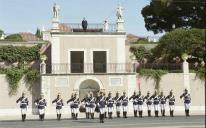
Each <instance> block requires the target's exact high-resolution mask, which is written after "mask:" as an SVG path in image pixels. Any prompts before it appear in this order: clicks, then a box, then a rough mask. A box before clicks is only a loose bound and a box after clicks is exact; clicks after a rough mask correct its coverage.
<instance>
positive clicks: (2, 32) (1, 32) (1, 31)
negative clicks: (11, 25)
mask: <svg viewBox="0 0 206 128" xmlns="http://www.w3.org/2000/svg"><path fill="white" fill-rule="evenodd" d="M3 34H4V31H3V30H1V29H0V38H1V36H2V35H3Z"/></svg>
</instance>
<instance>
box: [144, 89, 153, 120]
mask: <svg viewBox="0 0 206 128" xmlns="http://www.w3.org/2000/svg"><path fill="white" fill-rule="evenodd" d="M145 100H146V104H147V113H148V117H151V109H152V97H151V96H150V93H149V92H147V96H145V97H144V101H145Z"/></svg>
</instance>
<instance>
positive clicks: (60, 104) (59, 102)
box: [52, 94, 64, 120]
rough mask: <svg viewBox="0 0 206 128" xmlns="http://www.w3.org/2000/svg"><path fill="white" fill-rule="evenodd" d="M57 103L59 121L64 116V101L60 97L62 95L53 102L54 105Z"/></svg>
mask: <svg viewBox="0 0 206 128" xmlns="http://www.w3.org/2000/svg"><path fill="white" fill-rule="evenodd" d="M54 103H56V113H57V120H61V114H62V111H61V110H62V106H64V103H63V100H62V99H61V97H60V94H58V95H57V98H56V99H55V100H53V101H52V104H54Z"/></svg>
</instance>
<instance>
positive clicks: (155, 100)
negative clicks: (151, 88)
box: [151, 91, 160, 117]
mask: <svg viewBox="0 0 206 128" xmlns="http://www.w3.org/2000/svg"><path fill="white" fill-rule="evenodd" d="M151 99H152V100H153V105H154V111H155V117H158V113H159V102H160V98H159V96H158V95H157V92H156V91H155V93H154V94H153V95H152V97H151Z"/></svg>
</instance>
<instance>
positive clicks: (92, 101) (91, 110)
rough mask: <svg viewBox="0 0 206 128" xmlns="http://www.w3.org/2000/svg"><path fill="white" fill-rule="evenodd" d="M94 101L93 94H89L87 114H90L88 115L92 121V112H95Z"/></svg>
mask: <svg viewBox="0 0 206 128" xmlns="http://www.w3.org/2000/svg"><path fill="white" fill-rule="evenodd" d="M95 102H96V99H95V97H94V96H93V93H92V92H90V98H89V112H90V115H91V118H92V119H94V111H95V108H96V104H95Z"/></svg>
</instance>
